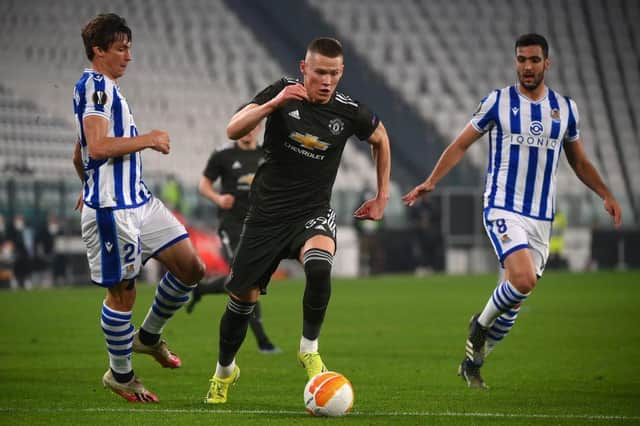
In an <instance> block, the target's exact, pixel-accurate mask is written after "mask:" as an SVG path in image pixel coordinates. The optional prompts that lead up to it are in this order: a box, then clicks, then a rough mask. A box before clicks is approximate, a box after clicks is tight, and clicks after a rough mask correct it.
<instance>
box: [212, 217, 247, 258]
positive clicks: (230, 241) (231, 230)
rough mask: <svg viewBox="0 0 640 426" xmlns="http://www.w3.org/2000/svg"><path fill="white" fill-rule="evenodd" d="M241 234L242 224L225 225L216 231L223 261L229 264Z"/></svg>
mask: <svg viewBox="0 0 640 426" xmlns="http://www.w3.org/2000/svg"><path fill="white" fill-rule="evenodd" d="M241 233H242V223H233V224H229V223H227V224H225V225H224V226H223V227H220V229H218V236H219V237H220V242H221V243H222V253H223V254H224V258H225V260H226V261H227V262H228V263H229V264H231V261H232V260H233V255H234V253H235V251H236V249H237V248H238V243H239V242H240V234H241Z"/></svg>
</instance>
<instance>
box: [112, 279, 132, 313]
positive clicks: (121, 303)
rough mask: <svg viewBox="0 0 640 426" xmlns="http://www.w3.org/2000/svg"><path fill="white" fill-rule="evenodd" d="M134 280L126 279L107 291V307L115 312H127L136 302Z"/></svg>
mask: <svg viewBox="0 0 640 426" xmlns="http://www.w3.org/2000/svg"><path fill="white" fill-rule="evenodd" d="M134 288H135V280H134V279H128V280H123V281H122V282H120V283H118V284H116V285H114V286H113V287H111V288H109V290H108V291H107V297H106V302H107V306H109V307H110V308H112V309H115V310H116V311H120V312H129V311H131V310H132V309H133V305H134V303H135V301H136V292H135V291H132V290H133V289H134Z"/></svg>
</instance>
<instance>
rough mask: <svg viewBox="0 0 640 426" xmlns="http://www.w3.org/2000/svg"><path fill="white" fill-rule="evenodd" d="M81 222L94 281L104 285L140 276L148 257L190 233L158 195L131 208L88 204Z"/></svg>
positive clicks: (110, 285)
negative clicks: (91, 205)
mask: <svg viewBox="0 0 640 426" xmlns="http://www.w3.org/2000/svg"><path fill="white" fill-rule="evenodd" d="M81 224H82V239H83V240H84V243H85V245H86V246H87V258H88V260H89V269H90V271H91V281H92V282H93V283H94V284H98V285H100V286H103V287H112V286H113V285H115V284H118V283H119V282H121V281H122V280H126V279H131V278H135V277H137V276H138V274H139V273H140V268H141V265H142V264H144V263H145V262H146V261H147V260H149V259H150V258H151V257H153V256H155V255H156V254H157V253H159V252H160V251H162V250H164V249H165V248H167V247H170V246H172V245H173V244H175V243H177V242H178V241H180V240H182V239H184V238H188V237H189V234H187V231H186V229H185V228H184V226H182V224H181V223H180V222H178V219H176V217H175V216H174V215H173V214H172V213H171V212H170V211H169V209H167V208H166V207H165V206H164V204H162V201H160V200H158V199H157V198H151V199H150V200H149V202H147V203H145V204H143V205H141V206H138V207H134V208H130V209H111V208H100V209H93V208H91V207H89V206H87V205H85V206H83V208H82V220H81Z"/></svg>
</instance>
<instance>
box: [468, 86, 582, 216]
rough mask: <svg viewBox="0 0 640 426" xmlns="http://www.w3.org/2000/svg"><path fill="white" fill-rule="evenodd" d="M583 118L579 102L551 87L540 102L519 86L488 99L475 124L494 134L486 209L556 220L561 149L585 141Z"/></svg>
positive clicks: (477, 115)
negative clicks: (566, 143)
mask: <svg viewBox="0 0 640 426" xmlns="http://www.w3.org/2000/svg"><path fill="white" fill-rule="evenodd" d="M578 118H579V117H578V107H577V106H576V103H575V102H574V101H573V100H572V99H570V98H569V97H567V96H561V95H559V94H558V93H556V92H554V91H553V90H551V89H549V88H547V95H546V96H545V97H544V98H543V99H542V100H540V101H538V102H533V101H531V100H530V99H528V98H527V97H525V96H524V95H522V94H520V93H519V91H518V88H517V86H510V87H505V88H503V89H500V90H495V91H494V92H492V93H490V94H489V95H488V96H487V97H485V98H484V99H483V100H482V101H481V102H480V105H479V106H478V110H477V111H476V112H475V113H474V115H473V118H472V119H471V125H473V127H474V128H475V129H476V130H477V131H479V132H481V133H485V132H489V164H488V167H487V178H486V183H485V192H484V207H485V208H488V207H492V208H500V209H505V210H509V211H512V212H515V213H519V214H522V215H524V216H528V217H532V218H534V219H541V220H549V221H551V220H553V217H554V214H555V193H556V172H557V170H558V163H559V160H560V154H561V153H562V144H563V142H573V141H575V140H577V139H578V138H579V137H580V133H579V128H578V121H579V120H578Z"/></svg>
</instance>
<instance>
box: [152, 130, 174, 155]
mask: <svg viewBox="0 0 640 426" xmlns="http://www.w3.org/2000/svg"><path fill="white" fill-rule="evenodd" d="M149 136H150V137H151V149H153V150H155V151H158V152H161V153H163V154H168V153H169V151H170V150H171V142H170V141H169V133H167V132H165V131H164V130H157V129H153V130H152V131H150V132H149Z"/></svg>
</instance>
